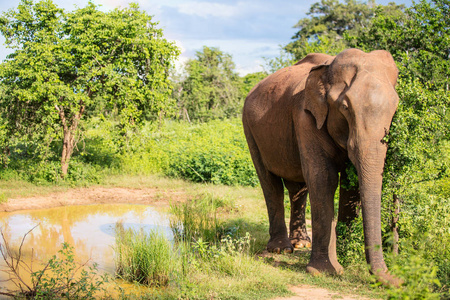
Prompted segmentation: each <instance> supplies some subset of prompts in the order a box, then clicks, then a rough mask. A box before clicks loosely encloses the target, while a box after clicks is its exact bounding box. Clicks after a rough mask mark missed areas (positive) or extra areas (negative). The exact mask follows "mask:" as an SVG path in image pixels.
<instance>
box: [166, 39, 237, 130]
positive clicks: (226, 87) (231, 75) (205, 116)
mask: <svg viewBox="0 0 450 300" xmlns="http://www.w3.org/2000/svg"><path fill="white" fill-rule="evenodd" d="M234 69H235V65H234V63H233V61H232V59H231V56H230V55H229V54H227V53H224V52H222V51H220V50H219V49H218V48H214V47H213V48H209V47H206V46H204V47H203V50H202V51H197V53H196V58H195V59H191V60H189V61H188V62H187V63H186V66H185V71H186V78H184V79H183V80H182V81H181V82H180V83H179V86H177V87H176V88H175V94H174V96H175V98H176V99H177V101H178V106H179V108H180V112H179V114H180V117H181V118H183V119H184V120H192V121H194V120H196V121H197V120H198V121H208V120H211V119H217V118H230V117H236V116H239V115H240V113H241V107H242V103H243V102H242V100H243V97H242V96H241V95H240V91H239V77H238V75H237V73H236V72H235V70H234ZM244 97H245V96H244Z"/></svg>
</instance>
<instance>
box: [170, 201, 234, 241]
mask: <svg viewBox="0 0 450 300" xmlns="http://www.w3.org/2000/svg"><path fill="white" fill-rule="evenodd" d="M230 205H231V204H230V203H229V202H228V201H226V200H225V199H223V198H219V197H214V196H213V195H211V194H201V195H199V196H197V197H195V198H193V199H189V200H188V201H186V202H184V203H176V204H172V205H171V207H170V211H171V215H172V217H171V220H170V222H171V225H170V226H171V228H172V231H173V233H174V236H175V238H176V239H177V240H179V241H187V242H192V241H200V240H201V241H204V242H207V243H217V242H219V241H220V236H221V234H222V233H223V231H224V230H223V226H222V225H221V222H220V220H219V219H218V217H217V212H218V209H219V208H224V207H226V206H230Z"/></svg>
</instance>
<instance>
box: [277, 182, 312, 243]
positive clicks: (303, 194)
mask: <svg viewBox="0 0 450 300" xmlns="http://www.w3.org/2000/svg"><path fill="white" fill-rule="evenodd" d="M284 185H285V186H286V188H287V189H288V191H289V198H290V202H291V219H290V223H289V239H290V240H291V243H292V246H293V247H294V248H303V247H311V239H310V237H309V236H308V232H307V231H306V220H305V210H306V199H307V196H308V190H307V188H306V183H299V182H292V181H288V180H284Z"/></svg>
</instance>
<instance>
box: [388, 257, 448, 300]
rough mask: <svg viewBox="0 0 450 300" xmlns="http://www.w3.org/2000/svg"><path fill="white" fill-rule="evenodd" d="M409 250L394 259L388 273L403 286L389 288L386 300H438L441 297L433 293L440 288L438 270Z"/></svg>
mask: <svg viewBox="0 0 450 300" xmlns="http://www.w3.org/2000/svg"><path fill="white" fill-rule="evenodd" d="M415 252H416V251H414V249H413V248H409V249H408V250H407V251H405V253H407V254H406V255H402V256H399V257H394V258H393V262H392V264H391V267H390V271H391V273H392V274H395V276H398V278H400V279H402V280H403V285H402V286H400V287H398V288H393V287H392V288H390V289H389V290H388V291H387V293H388V299H440V298H441V297H440V296H441V295H440V294H439V293H436V292H434V290H436V287H440V285H441V284H440V282H439V280H438V279H437V278H436V274H437V270H438V268H437V267H435V266H433V264H432V263H431V264H430V262H429V260H428V259H426V258H424V257H423V256H421V255H420V254H418V253H415Z"/></svg>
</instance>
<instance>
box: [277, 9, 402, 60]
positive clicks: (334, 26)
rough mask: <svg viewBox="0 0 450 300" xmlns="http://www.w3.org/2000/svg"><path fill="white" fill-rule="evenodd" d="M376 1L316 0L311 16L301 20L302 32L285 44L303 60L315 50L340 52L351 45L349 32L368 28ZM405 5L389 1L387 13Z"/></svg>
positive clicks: (286, 47) (298, 24) (299, 25)
mask: <svg viewBox="0 0 450 300" xmlns="http://www.w3.org/2000/svg"><path fill="white" fill-rule="evenodd" d="M376 7H377V6H376V4H375V1H374V0H369V1H368V2H359V1H357V0H346V1H345V3H341V2H339V1H338V0H321V1H320V2H316V3H314V4H313V5H312V6H311V7H310V9H309V12H308V13H306V14H307V15H308V17H306V18H303V19H300V21H298V23H297V24H296V25H295V26H294V28H299V31H298V32H297V33H296V34H295V35H294V36H293V37H292V39H293V41H292V42H290V43H289V44H287V45H286V46H285V50H286V51H287V52H289V53H291V54H293V55H294V57H295V58H296V59H297V60H299V59H302V58H303V57H304V56H306V55H307V54H308V53H311V52H320V53H327V54H331V55H334V54H337V53H339V52H341V51H342V50H344V49H345V48H348V43H347V41H346V40H345V39H344V35H345V34H349V33H350V34H352V33H356V32H359V31H360V30H361V29H362V28H365V27H366V26H367V25H368V24H369V22H370V20H371V18H372V17H373V16H374V15H375V11H376ZM401 9H403V6H402V5H396V4H394V3H389V4H388V5H387V6H386V9H385V12H391V11H392V12H396V11H398V10H401Z"/></svg>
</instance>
